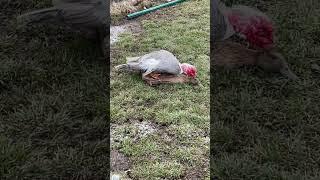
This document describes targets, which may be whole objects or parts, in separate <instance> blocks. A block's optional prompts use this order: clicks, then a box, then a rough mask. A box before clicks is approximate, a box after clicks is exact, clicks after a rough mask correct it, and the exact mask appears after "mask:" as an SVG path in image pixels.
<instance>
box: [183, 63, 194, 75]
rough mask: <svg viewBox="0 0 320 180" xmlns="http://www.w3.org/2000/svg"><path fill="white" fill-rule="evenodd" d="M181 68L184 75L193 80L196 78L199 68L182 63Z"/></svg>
mask: <svg viewBox="0 0 320 180" xmlns="http://www.w3.org/2000/svg"><path fill="white" fill-rule="evenodd" d="M180 68H181V71H182V74H185V75H187V76H188V77H191V78H196V76H197V68H196V67H195V66H193V65H191V64H188V63H182V64H180Z"/></svg>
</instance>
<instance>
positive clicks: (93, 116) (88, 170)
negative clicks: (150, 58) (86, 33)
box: [0, 0, 109, 179]
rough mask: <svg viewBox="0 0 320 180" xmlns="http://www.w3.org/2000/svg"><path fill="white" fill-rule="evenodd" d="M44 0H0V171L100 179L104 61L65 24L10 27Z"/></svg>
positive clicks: (105, 148) (104, 170)
mask: <svg viewBox="0 0 320 180" xmlns="http://www.w3.org/2000/svg"><path fill="white" fill-rule="evenodd" d="M49 3H50V1H49V0H47V1H45V0H24V1H20V0H10V1H0V11H1V13H0V18H1V22H0V28H1V30H0V42H1V43H0V59H1V65H0V132H1V133H0V162H1V163H0V179H104V178H105V177H107V176H108V173H109V145H108V140H109V134H108V132H109V129H108V121H107V120H108V117H107V116H106V115H107V109H108V106H109V100H108V90H107V86H106V85H107V76H106V64H107V63H106V61H105V60H104V59H101V58H99V57H98V55H97V54H98V52H97V48H96V47H95V45H94V43H91V42H89V41H88V40H85V39H82V38H81V36H79V35H74V34H73V33H71V32H69V31H68V30H66V29H62V28H57V27H47V28H46V27H44V26H34V27H28V28H21V29H17V26H16V16H17V15H18V14H20V13H21V12H25V11H30V10H32V9H39V8H42V7H47V6H49Z"/></svg>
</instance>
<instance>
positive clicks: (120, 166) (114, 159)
mask: <svg viewBox="0 0 320 180" xmlns="http://www.w3.org/2000/svg"><path fill="white" fill-rule="evenodd" d="M110 159H111V171H113V172H121V171H126V170H128V169H129V168H130V162H129V158H127V157H126V156H125V155H123V154H122V153H120V152H119V151H117V150H112V151H111V153H110Z"/></svg>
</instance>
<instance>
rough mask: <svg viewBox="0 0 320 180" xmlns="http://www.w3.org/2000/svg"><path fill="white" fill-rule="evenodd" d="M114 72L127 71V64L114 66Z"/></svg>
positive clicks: (128, 68)
mask: <svg viewBox="0 0 320 180" xmlns="http://www.w3.org/2000/svg"><path fill="white" fill-rule="evenodd" d="M114 69H115V71H116V72H124V71H129V70H130V67H129V65H128V64H120V65H118V66H115V67H114Z"/></svg>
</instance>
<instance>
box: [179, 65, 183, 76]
mask: <svg viewBox="0 0 320 180" xmlns="http://www.w3.org/2000/svg"><path fill="white" fill-rule="evenodd" d="M179 67H180V74H183V69H182V67H181V63H179Z"/></svg>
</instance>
